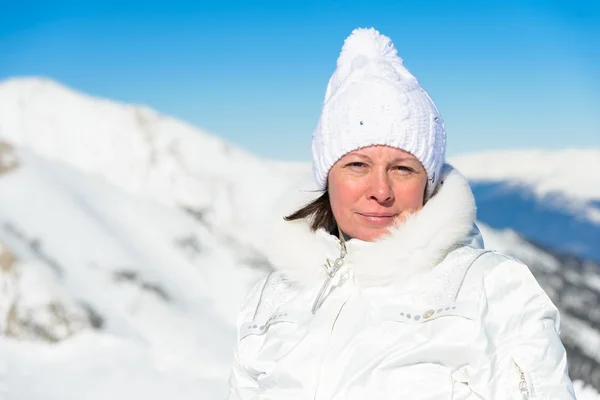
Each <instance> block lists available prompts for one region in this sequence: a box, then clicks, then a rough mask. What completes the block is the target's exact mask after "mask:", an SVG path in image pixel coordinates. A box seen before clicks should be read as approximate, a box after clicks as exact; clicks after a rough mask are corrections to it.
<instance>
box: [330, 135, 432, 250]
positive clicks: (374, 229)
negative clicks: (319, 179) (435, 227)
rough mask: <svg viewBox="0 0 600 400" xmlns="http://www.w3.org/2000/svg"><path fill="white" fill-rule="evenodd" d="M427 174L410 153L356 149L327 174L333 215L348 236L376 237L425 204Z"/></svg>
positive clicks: (374, 147) (369, 238)
mask: <svg viewBox="0 0 600 400" xmlns="http://www.w3.org/2000/svg"><path fill="white" fill-rule="evenodd" d="M426 185H427V172H426V171H425V168H423V166H422V165H421V163H420V162H419V160H417V159H416V158H415V157H414V156H413V155H412V154H410V153H407V152H405V151H403V150H400V149H396V148H392V147H388V146H371V147H365V148H362V149H358V150H355V151H353V152H351V153H348V154H346V155H345V156H344V157H342V158H340V159H339V160H338V161H337V163H335V165H334V166H333V167H332V168H331V171H329V176H328V191H329V198H330V201H331V208H332V210H333V215H334V217H335V220H336V221H337V223H338V226H339V228H340V229H341V230H342V232H344V233H345V234H346V235H348V236H350V237H353V238H357V239H360V240H364V241H368V242H371V241H374V240H376V239H377V238H378V237H379V236H381V235H383V234H385V233H386V232H387V230H388V228H389V227H390V226H391V225H393V224H395V223H398V222H400V223H401V222H404V220H405V218H406V216H407V215H408V214H411V213H413V212H415V211H417V210H419V209H421V208H422V207H423V199H424V195H425V187H426Z"/></svg>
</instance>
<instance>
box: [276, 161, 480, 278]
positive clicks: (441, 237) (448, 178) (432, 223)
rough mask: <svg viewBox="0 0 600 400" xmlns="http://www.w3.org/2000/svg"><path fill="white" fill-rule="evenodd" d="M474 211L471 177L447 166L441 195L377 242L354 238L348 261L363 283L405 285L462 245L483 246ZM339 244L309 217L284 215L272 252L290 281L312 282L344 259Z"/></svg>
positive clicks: (284, 275) (440, 186) (280, 269)
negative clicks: (286, 217) (315, 227)
mask: <svg viewBox="0 0 600 400" xmlns="http://www.w3.org/2000/svg"><path fill="white" fill-rule="evenodd" d="M288 211H290V210H288ZM291 211H293V210H291ZM475 215H476V207H475V199H474V197H473V194H472V192H471V189H470V187H469V184H468V182H467V180H466V179H465V178H464V177H463V176H462V175H461V174H460V173H459V172H458V171H457V170H455V169H454V168H453V167H451V166H450V165H448V164H446V165H445V166H444V168H443V171H442V179H441V182H440V184H439V187H438V189H437V191H436V193H435V194H434V195H433V196H432V198H431V199H429V201H428V202H427V203H426V204H425V206H424V207H423V208H422V209H421V210H420V211H418V212H417V213H415V214H413V215H411V216H410V217H409V218H407V220H406V221H405V222H404V223H403V224H401V225H398V226H396V227H393V228H391V229H390V231H389V233H388V234H386V235H384V236H382V237H381V238H380V239H379V240H377V241H375V242H364V241H361V240H358V239H351V240H349V241H348V242H347V243H346V248H347V255H346V257H345V258H344V264H345V265H348V266H349V267H350V268H352V270H353V273H354V277H355V281H356V282H357V284H359V285H361V286H365V287H366V286H383V285H390V284H402V283H403V282H406V281H407V280H408V279H410V278H411V277H413V276H415V275H417V274H420V273H424V272H427V271H429V270H431V269H433V268H434V267H435V266H436V265H437V264H438V263H439V262H440V261H442V260H443V259H444V257H446V255H447V254H448V253H449V252H450V251H452V250H453V249H455V248H457V247H460V246H463V245H471V246H477V247H479V245H481V240H480V236H479V235H478V230H477V228H476V227H474V221H475ZM340 247H341V246H340V242H339V239H338V238H337V237H335V236H333V235H331V234H329V233H328V232H325V231H324V230H318V231H317V232H313V231H311V230H310V226H309V223H308V221H307V220H306V219H304V220H297V221H283V219H281V218H280V219H279V222H277V223H275V224H274V226H273V230H272V232H271V241H270V245H269V250H268V252H267V256H268V258H269V261H270V263H271V265H272V266H273V267H274V269H275V270H277V271H280V272H281V274H282V275H283V278H284V279H285V280H287V281H288V282H290V283H292V284H298V285H301V286H311V285H313V284H315V283H316V282H322V280H323V279H324V278H325V277H326V272H327V270H326V268H325V263H326V261H327V260H328V259H329V260H330V261H331V262H333V261H334V260H335V259H336V258H338V257H339V255H340Z"/></svg>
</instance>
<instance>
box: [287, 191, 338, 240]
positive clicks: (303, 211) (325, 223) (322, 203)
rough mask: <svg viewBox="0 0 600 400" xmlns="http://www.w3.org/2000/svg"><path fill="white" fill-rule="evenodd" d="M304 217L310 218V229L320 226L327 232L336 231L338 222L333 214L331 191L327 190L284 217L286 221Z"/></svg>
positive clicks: (314, 229)
mask: <svg viewBox="0 0 600 400" xmlns="http://www.w3.org/2000/svg"><path fill="white" fill-rule="evenodd" d="M304 218H310V229H311V230H312V231H316V230H318V229H320V228H323V229H325V230H326V231H327V232H333V231H335V229H336V228H337V223H336V222H335V218H334V216H333V210H332V209H331V202H330V201H329V192H328V191H327V190H325V192H323V194H322V195H321V196H319V197H317V198H316V199H315V200H313V201H311V202H310V203H308V204H307V205H305V206H304V207H302V208H300V209H299V210H297V211H295V212H294V213H292V214H290V215H288V216H286V217H284V218H283V219H285V220H286V221H295V220H298V219H304Z"/></svg>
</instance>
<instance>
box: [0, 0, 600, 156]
mask: <svg viewBox="0 0 600 400" xmlns="http://www.w3.org/2000/svg"><path fill="white" fill-rule="evenodd" d="M17 3H18V4H17ZM596 4H598V2H595V1H562V2H556V1H524V0H520V1H513V0H505V1H496V2H494V1H486V2H481V1H475V0H473V1H430V0H394V1H374V0H373V1H355V2H352V1H341V0H338V1H308V0H307V1H294V2H292V1H287V2H286V1H278V2H269V1H261V2H256V1H230V2H227V1H220V2H217V1H212V2H205V1H194V2H179V1H168V2H167V1H164V2H153V1H144V2H126V1H119V2H111V1H103V2H101V3H100V2H98V3H97V2H94V1H88V2H85V1H77V2H66V1H63V2H58V1H51V0H49V1H43V2H42V1H39V2H38V1H27V0H25V1H21V2H16V1H13V2H4V3H3V5H2V12H1V13H0V79H3V78H7V77H11V76H26V75H41V76H46V77H50V78H52V79H55V80H58V81H60V82H62V83H64V84H66V85H68V86H70V87H72V88H74V89H76V90H80V91H84V92H87V93H89V94H92V95H95V96H102V97H107V98H111V99H114V100H118V101H122V102H134V103H142V104H146V105H148V106H150V107H152V108H155V109H157V110H158V111H160V112H162V113H165V114H170V115H173V116H176V117H178V118H181V119H184V120H186V121H188V122H191V123H193V124H195V125H197V126H199V127H200V128H202V129H204V130H206V131H208V132H211V133H214V134H217V135H219V136H222V137H224V138H226V139H228V140H229V141H232V142H234V143H237V144H238V145H239V146H241V147H244V148H246V149H249V150H250V151H252V152H254V153H257V154H259V155H263V156H267V157H273V158H280V159H288V160H309V158H310V141H311V135H312V131H313V129H314V127H315V126H316V122H317V119H318V116H319V111H320V107H321V104H322V101H323V97H324V94H325V87H326V84H327V81H328V79H329V76H330V75H331V73H332V72H333V70H334V68H335V62H336V59H337V56H338V54H339V51H340V49H341V46H342V44H343V41H344V38H345V37H346V36H347V35H348V34H350V32H351V31H352V30H353V29H354V28H356V27H371V26H374V27H375V28H377V29H378V30H380V31H381V32H382V33H384V34H386V35H388V36H390V37H391V38H392V40H393V41H394V43H395V45H396V47H397V48H398V52H399V54H400V56H401V57H402V58H403V59H404V61H405V65H406V66H407V67H408V68H409V70H410V71H411V72H412V73H413V74H414V75H416V76H417V78H418V79H419V80H420V82H421V84H422V85H423V86H424V87H425V88H426V89H427V90H428V92H429V93H430V94H431V96H432V97H433V99H434V101H435V102H436V104H437V105H438V108H440V110H441V112H442V114H443V116H444V119H445V121H446V125H447V130H448V154H449V155H450V156H452V155H456V154H460V153H467V152H473V151H479V150H483V149H496V148H503V149H507V148H547V149H559V148H565V147H600V123H599V118H600V5H596Z"/></svg>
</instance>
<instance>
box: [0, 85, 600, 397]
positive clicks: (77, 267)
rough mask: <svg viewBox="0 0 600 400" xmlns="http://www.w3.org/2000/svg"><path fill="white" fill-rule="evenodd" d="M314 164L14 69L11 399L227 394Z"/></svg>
mask: <svg viewBox="0 0 600 400" xmlns="http://www.w3.org/2000/svg"><path fill="white" fill-rule="evenodd" d="M3 166H9V167H3ZM310 174H311V171H310V166H308V165H307V164H304V163H286V162H275V161H270V160H263V159H260V158H257V157H254V156H252V155H251V154H248V153H245V152H243V151H241V150H239V149H236V148H235V147H233V146H231V145H229V144H227V143H225V142H223V141H222V140H221V139H219V138H217V137H215V136H212V135H210V134H207V133H205V132H202V131H200V130H198V129H197V128H195V127H192V126H190V125H187V124H185V123H182V122H180V121H177V120H175V119H173V118H170V117H166V116H162V115H160V114H158V113H156V112H154V111H152V110H150V109H147V108H145V107H141V106H132V105H124V104H118V103H115V102H112V101H108V100H101V99H96V98H92V97H89V96H85V95H82V94H79V93H76V92H74V91H72V90H70V89H68V88H65V87H64V86H62V85H60V84H58V83H56V82H53V81H50V80H45V79H38V78H34V79H11V80H8V81H4V82H0V193H1V195H0V333H4V336H2V335H0V354H1V357H0V399H10V400H13V399H16V400H42V399H43V400H49V399H50V400H54V399H56V400H58V399H60V400H68V399H77V400H83V399H89V400H95V399H107V398H110V399H115V400H119V399H130V398H143V399H148V400H152V399H159V398H160V399H164V398H170V397H172V398H176V399H182V400H185V399H192V398H193V399H217V398H224V397H225V396H226V392H227V378H228V373H229V365H230V361H231V356H232V354H231V352H232V346H233V342H234V338H235V329H234V322H235V316H236V315H237V310H238V307H239V304H240V303H241V301H242V299H243V297H244V296H245V294H246V292H247V290H248V289H249V288H250V287H251V286H252V285H253V284H254V283H255V282H256V281H257V280H258V279H260V278H261V277H262V276H264V275H265V274H266V273H268V271H269V268H268V266H267V264H266V262H265V260H264V257H263V255H262V254H263V250H264V246H265V245H266V243H264V241H263V238H264V237H265V235H264V229H265V226H266V220H267V219H268V218H267V217H268V214H269V211H270V210H271V209H272V208H273V206H274V205H275V204H276V203H277V199H278V198H279V197H280V196H281V194H282V193H284V192H286V191H288V190H289V188H291V187H297V186H298V185H300V187H301V188H304V189H312V186H311V183H309V182H311V177H310ZM505 178H506V177H505ZM486 179H487V178H486ZM498 179H499V178H498ZM540 179H541V178H540ZM536 182H537V181H536ZM574 193H575V194H577V195H580V196H581V197H582V198H583V197H584V196H583V195H581V193H579V192H578V191H577V190H575V192H574ZM582 193H583V192H582ZM575 194H574V195H573V196H575ZM482 230H483V234H484V237H485V239H486V241H488V242H489V243H491V244H493V245H494V246H496V247H497V248H499V249H500V250H501V251H503V250H506V251H507V252H510V253H511V254H515V253H517V254H516V255H517V256H518V257H520V258H522V259H523V260H524V261H525V262H528V261H537V262H538V263H541V265H543V268H545V269H546V270H547V271H548V272H549V273H554V274H556V273H557V271H560V268H561V265H560V263H559V262H558V261H557V260H556V259H555V258H554V257H552V256H551V255H549V254H547V253H546V252H544V251H542V250H541V249H539V248H537V247H536V246H534V245H531V244H529V243H527V242H525V241H524V240H523V239H522V238H521V237H520V236H519V235H517V234H515V233H514V232H512V231H510V230H504V231H498V230H494V229H492V228H489V227H487V226H483V227H482ZM598 279H600V275H596V274H591V275H590V276H589V279H585V280H584V281H585V282H588V281H589V282H590V286H589V287H590V288H591V289H594V288H595V287H596V285H598ZM581 281H582V279H579V280H578V281H577V282H575V283H576V284H582V282H581ZM585 282H583V283H585ZM580 325H581V329H580V330H579V331H578V332H581V335H582V337H581V338H580V340H581V341H582V342H585V341H586V340H587V336H586V333H587V334H589V335H588V336H590V335H591V336H590V337H592V338H594V340H597V336H598V332H595V331H593V330H592V331H589V330H590V327H589V325H588V324H586V322H585V321H578V325H577V326H578V327H579V326H580ZM578 334H579V333H578ZM588 350H589V349H588ZM590 354H592V352H591V350H590ZM593 354H594V355H595V353H593ZM577 391H578V393H579V395H580V398H582V399H584V400H586V399H596V400H597V399H600V395H599V394H598V393H596V392H595V391H594V389H592V388H590V387H585V386H584V385H583V384H582V383H577Z"/></svg>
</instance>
